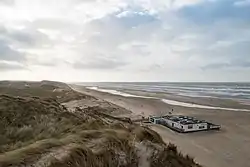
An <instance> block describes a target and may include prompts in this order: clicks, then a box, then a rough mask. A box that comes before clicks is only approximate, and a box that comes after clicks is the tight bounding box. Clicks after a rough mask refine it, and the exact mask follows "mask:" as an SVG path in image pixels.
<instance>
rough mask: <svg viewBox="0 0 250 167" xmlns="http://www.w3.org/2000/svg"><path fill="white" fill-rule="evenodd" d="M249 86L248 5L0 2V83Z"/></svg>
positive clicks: (141, 0) (148, 0) (208, 0)
mask: <svg viewBox="0 0 250 167" xmlns="http://www.w3.org/2000/svg"><path fill="white" fill-rule="evenodd" d="M10 79H12V80H43V79H48V80H60V81H69V82H72V81H250V0H0V80H10Z"/></svg>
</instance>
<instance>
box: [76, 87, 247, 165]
mask: <svg viewBox="0 0 250 167" xmlns="http://www.w3.org/2000/svg"><path fill="white" fill-rule="evenodd" d="M73 87H74V89H75V90H76V91H79V92H82V93H84V94H89V95H92V96H94V97H97V98H100V99H103V100H105V101H108V102H110V103H113V104H115V105H117V106H120V107H122V108H125V109H127V110H129V111H131V112H132V114H130V115H127V116H128V117H130V118H133V117H138V116H146V117H147V116H149V115H156V116H161V115H164V114H167V113H168V111H171V109H174V112H173V114H175V115H187V116H192V117H196V118H198V119H202V120H207V121H209V122H212V123H215V124H219V125H221V126H222V128H221V130H220V131H205V132H196V133H190V134H180V133H177V132H174V131H172V130H170V129H168V128H166V127H163V126H158V125H150V128H151V129H153V130H155V131H156V132H158V133H159V134H160V135H161V137H162V138H163V140H164V141H165V142H166V143H168V142H171V143H173V144H175V145H177V146H178V148H179V150H180V151H181V152H183V153H184V154H188V155H191V156H193V157H195V161H196V162H198V163H199V164H201V165H203V166H204V167H211V166H213V167H221V166H227V167H235V166H237V167H246V166H248V165H249V159H250V150H249V149H248V148H249V147H250V131H249V129H250V124H249V120H250V112H244V111H226V110H211V109H202V108H188V107H182V106H173V105H169V104H166V103H163V102H162V101H160V100H157V99H146V98H138V97H123V96H118V95H112V94H109V93H107V92H98V91H95V90H90V89H86V88H85V87H83V86H73ZM126 93H128V92H126ZM172 98H174V99H177V100H178V98H179V97H172ZM181 100H182V99H181ZM187 100H190V101H191V100H193V99H187ZM201 100H202V101H204V99H197V101H201ZM205 102H206V101H204V103H205ZM212 102H214V103H215V104H218V103H220V102H217V101H212ZM224 102H225V103H226V102H230V101H224ZM209 103H210V102H209Z"/></svg>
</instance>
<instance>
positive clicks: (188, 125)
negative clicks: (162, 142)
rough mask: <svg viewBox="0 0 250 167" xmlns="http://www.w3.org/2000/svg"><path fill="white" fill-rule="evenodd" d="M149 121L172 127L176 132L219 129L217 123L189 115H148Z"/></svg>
mask: <svg viewBox="0 0 250 167" xmlns="http://www.w3.org/2000/svg"><path fill="white" fill-rule="evenodd" d="M149 121H150V122H152V123H154V124H161V125H164V126H167V127H169V128H171V129H174V130H176V131H178V132H194V131H203V130H212V129H220V126H219V125H214V124H212V123H209V122H206V121H204V120H198V119H196V118H194V117H189V116H182V115H179V116H164V117H150V118H149Z"/></svg>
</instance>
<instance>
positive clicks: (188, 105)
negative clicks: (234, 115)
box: [162, 99, 250, 111]
mask: <svg viewBox="0 0 250 167" xmlns="http://www.w3.org/2000/svg"><path fill="white" fill-rule="evenodd" d="M162 101H163V102H164V103H167V104H170V105H174V106H182V107H189V108H201V109H212V110H227V111H250V110H248V109H236V108H223V107H213V106H205V105H199V104H192V103H185V102H180V101H175V100H167V99H162Z"/></svg>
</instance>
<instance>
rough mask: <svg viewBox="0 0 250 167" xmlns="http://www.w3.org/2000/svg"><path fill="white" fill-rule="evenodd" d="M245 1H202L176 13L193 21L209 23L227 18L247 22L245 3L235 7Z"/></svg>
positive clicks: (248, 11)
mask: <svg viewBox="0 0 250 167" xmlns="http://www.w3.org/2000/svg"><path fill="white" fill-rule="evenodd" d="M246 3H247V1H244V2H243V1H236V0H219V1H204V2H202V3H199V4H197V5H193V6H185V7H183V8H181V9H180V10H179V11H178V14H180V16H182V17H185V18H187V19H190V20H192V21H193V22H194V23H202V24H211V23H213V22H217V21H223V20H227V19H229V20H231V19H239V20H245V21H246V22H248V23H249V22H250V20H249V17H250V10H249V7H248V6H247V5H241V7H240V8H239V7H237V4H238V5H239V4H246ZM235 4H236V5H235Z"/></svg>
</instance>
